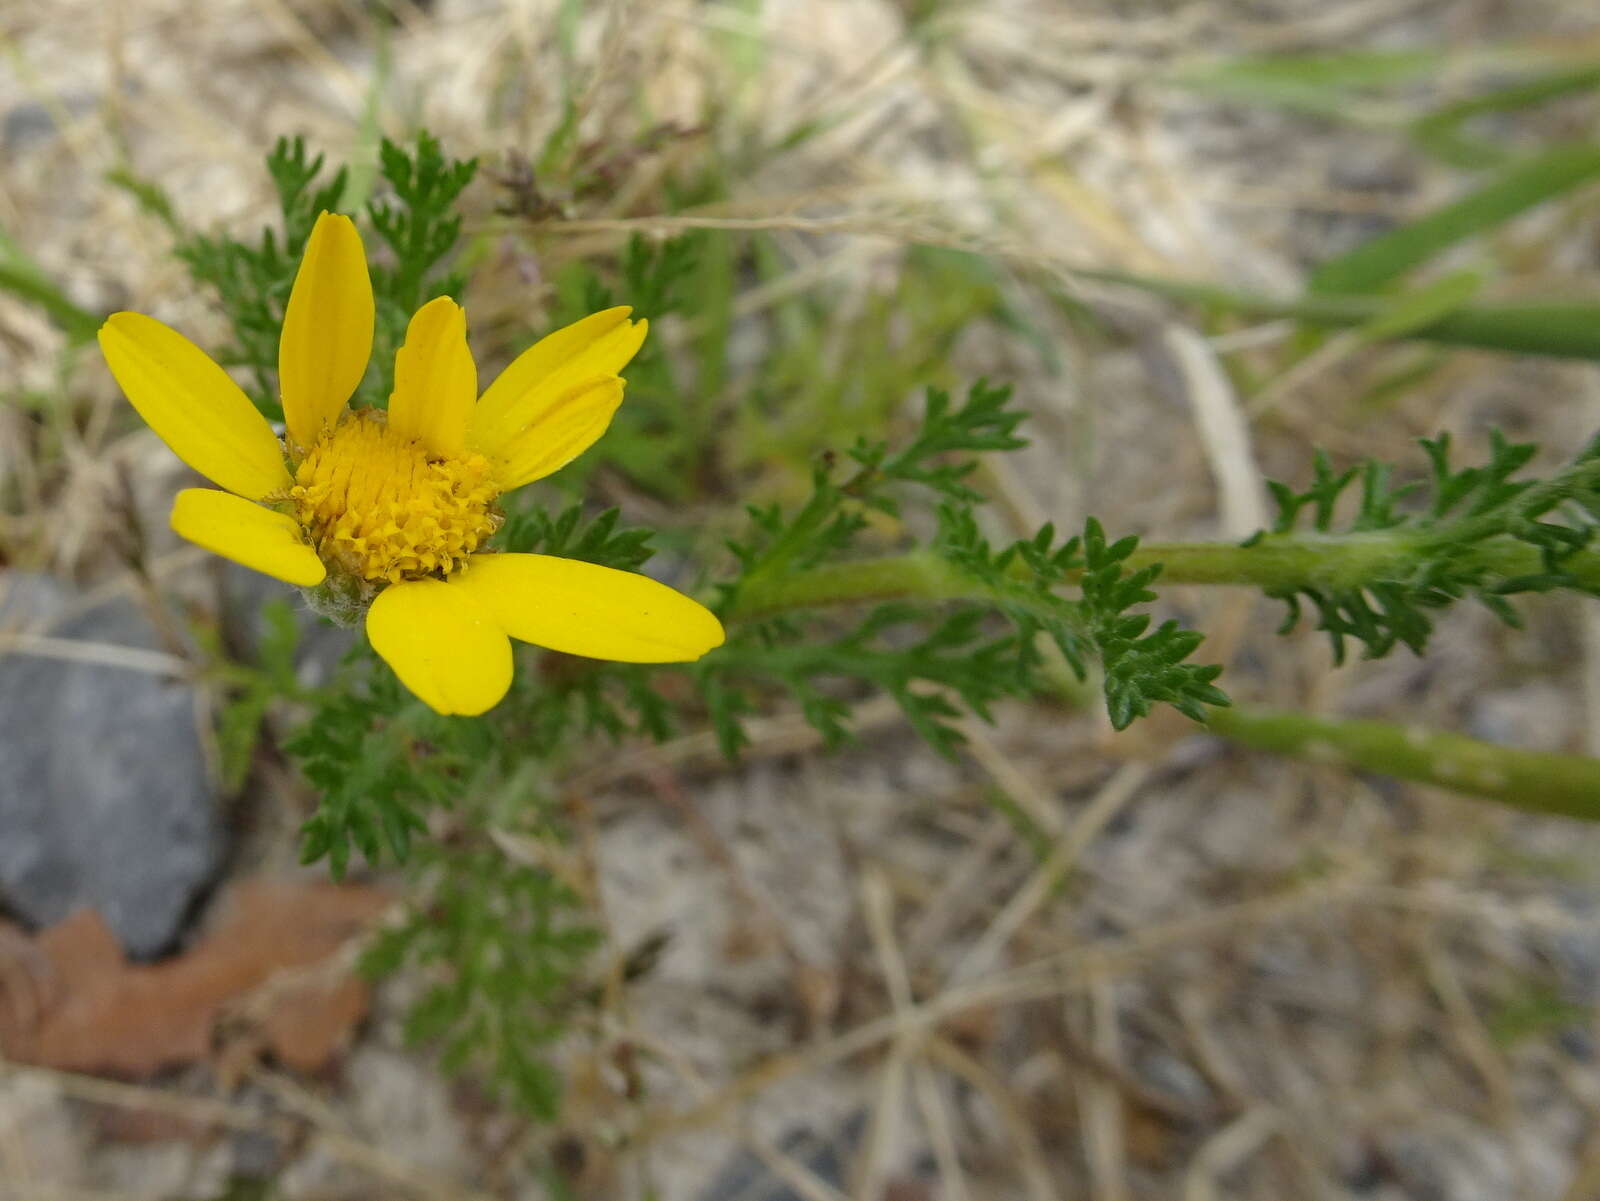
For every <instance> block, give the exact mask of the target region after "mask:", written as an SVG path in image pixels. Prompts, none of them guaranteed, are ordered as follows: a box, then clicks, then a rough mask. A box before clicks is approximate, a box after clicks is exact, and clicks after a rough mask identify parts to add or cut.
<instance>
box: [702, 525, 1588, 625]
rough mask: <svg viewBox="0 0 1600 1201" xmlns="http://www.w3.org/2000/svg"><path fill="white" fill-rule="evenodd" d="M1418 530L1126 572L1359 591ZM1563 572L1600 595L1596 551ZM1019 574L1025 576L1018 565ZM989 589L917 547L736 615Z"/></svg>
mask: <svg viewBox="0 0 1600 1201" xmlns="http://www.w3.org/2000/svg"><path fill="white" fill-rule="evenodd" d="M1418 549H1419V543H1418V541H1417V535H1415V534H1390V533H1382V532H1379V533H1370V534H1293V535H1287V534H1269V535H1268V536H1266V537H1264V538H1262V539H1261V540H1260V541H1259V542H1257V543H1255V544H1254V545H1251V546H1239V545H1236V544H1234V543H1227V542H1168V543H1160V542H1153V543H1148V544H1145V545H1142V546H1140V547H1139V548H1138V550H1136V551H1134V552H1133V554H1132V556H1130V557H1129V559H1128V561H1127V568H1128V570H1129V571H1137V570H1138V569H1139V568H1141V567H1148V566H1150V565H1151V564H1157V563H1158V564H1160V565H1161V569H1162V570H1161V579H1162V582H1163V583H1167V584H1232V585H1241V586H1246V587H1254V588H1262V589H1273V590H1282V589H1288V588H1304V587H1313V588H1333V587H1346V588H1348V587H1360V586H1361V585H1362V584H1364V583H1367V582H1368V581H1372V580H1377V579H1381V578H1383V577H1384V575H1385V574H1386V573H1387V572H1389V571H1390V570H1391V569H1393V570H1401V569H1403V568H1404V567H1405V566H1406V565H1407V564H1408V563H1412V562H1415V559H1416V554H1417V551H1418ZM1468 561H1469V562H1471V563H1475V564H1477V565H1479V566H1482V567H1483V568H1485V569H1486V570H1487V573H1488V576H1489V581H1490V582H1491V583H1492V582H1494V581H1495V580H1508V579H1514V578H1516V577H1517V576H1522V575H1530V574H1533V573H1536V572H1539V571H1541V570H1542V564H1541V562H1540V558H1539V552H1538V551H1537V550H1535V549H1534V548H1533V547H1531V546H1529V545H1527V544H1526V543H1523V542H1519V541H1517V540H1516V539H1514V538H1508V537H1497V538H1491V539H1488V540H1486V541H1484V542H1482V543H1480V544H1479V545H1477V546H1475V547H1473V548H1472V549H1471V550H1470V551H1469V552H1468ZM1565 566H1566V569H1567V570H1568V571H1570V572H1571V573H1572V575H1573V576H1574V577H1575V578H1576V580H1577V581H1578V583H1579V584H1580V585H1582V586H1583V587H1585V588H1594V589H1600V554H1595V553H1593V552H1590V551H1582V552H1579V553H1578V554H1576V555H1573V556H1572V557H1571V558H1569V559H1568V560H1567V561H1566V564H1565ZM1016 570H1017V571H1018V574H1019V575H1020V574H1022V573H1023V572H1024V571H1026V568H1024V567H1023V565H1022V564H1021V563H1020V561H1019V562H1018V563H1017V564H1016ZM987 595H988V589H987V588H986V587H985V585H984V584H982V583H981V582H980V581H978V580H974V579H972V578H971V577H969V576H967V575H965V574H964V573H962V572H961V571H960V570H959V569H957V568H956V567H954V566H953V565H952V564H950V563H949V562H948V561H946V560H945V559H943V558H941V557H940V556H938V555H937V554H934V553H933V552H932V551H927V550H919V551H912V552H911V553H909V554H904V555H888V556H884V557H882V558H877V559H858V560H855V561H853V562H846V563H830V564H826V565H823V566H820V567H815V568H811V569H810V570H808V571H805V572H802V573H798V574H795V575H792V576H788V577H778V578H774V577H770V576H769V577H765V578H763V579H759V580H755V579H753V580H749V581H747V582H746V586H745V587H744V588H742V589H741V591H740V594H739V600H738V603H737V604H736V605H735V606H734V610H733V613H732V614H731V615H732V616H734V617H743V618H749V617H762V616H766V615H768V614H771V613H780V612H784V611H786V610H790V609H805V608H811V607H814V606H818V605H841V604H853V603H857V602H871V601H885V600H898V599H903V598H908V597H921V598H923V599H927V600H955V599H961V598H971V599H980V598H982V597H984V596H987Z"/></svg>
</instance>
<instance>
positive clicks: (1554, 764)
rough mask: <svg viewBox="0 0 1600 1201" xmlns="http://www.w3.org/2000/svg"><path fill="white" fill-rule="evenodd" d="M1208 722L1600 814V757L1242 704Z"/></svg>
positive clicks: (1499, 795)
mask: <svg viewBox="0 0 1600 1201" xmlns="http://www.w3.org/2000/svg"><path fill="white" fill-rule="evenodd" d="M1206 724H1207V726H1208V727H1209V728H1210V729H1211V730H1212V731H1214V732H1215V733H1217V734H1220V735H1222V737H1224V738H1227V739H1228V740H1230V741H1232V742H1237V743H1239V744H1241V745H1243V746H1248V747H1253V748H1255V749H1256V750H1262V751H1273V752H1275V753H1277V754H1280V755H1292V756H1294V757H1295V758H1299V759H1309V760H1312V761H1314V762H1319V763H1333V764H1338V765H1340V766H1343V767H1347V768H1352V769H1354V770H1357V771H1372V772H1379V773H1381V774H1383V775H1386V776H1398V777H1399V778H1400V779H1402V780H1416V781H1419V782H1421V783H1424V784H1432V785H1435V786H1436V787H1439V788H1447V789H1450V790H1451V791H1453V792H1459V793H1465V794H1466V795H1467V796H1475V797H1482V798H1484V799H1486V800H1491V801H1499V802H1500V803H1501V804H1504V805H1510V806H1512V807H1514V808H1517V809H1524V810H1528V811H1529V812H1534V813H1554V814H1559V815H1561V816H1563V817H1576V818H1582V819H1584V820H1585V821H1600V760H1596V759H1589V758H1585V757H1583V756H1581V755H1558V754H1554V753H1551V752H1548V751H1523V750H1517V749H1515V748H1513V747H1506V746H1497V745H1495V744H1494V743H1492V742H1480V741H1478V740H1477V739H1475V738H1468V737H1466V736H1465V735H1462V734H1451V733H1445V732H1441V731H1437V730H1424V729H1421V728H1419V727H1417V726H1407V725H1398V724H1393V723H1390V722H1383V721H1365V720H1354V719H1349V718H1333V717H1314V716H1312V715H1311V714H1308V713H1296V712H1291V711H1286V710H1275V709H1259V708H1254V707H1250V706H1242V707H1239V706H1236V707H1233V708H1229V709H1213V710H1212V711H1211V712H1210V713H1209V714H1208V715H1207V721H1206Z"/></svg>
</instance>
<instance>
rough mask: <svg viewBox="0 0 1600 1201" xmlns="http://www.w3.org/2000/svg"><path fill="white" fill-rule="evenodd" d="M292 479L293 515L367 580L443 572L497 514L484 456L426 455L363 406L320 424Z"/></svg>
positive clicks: (328, 552)
mask: <svg viewBox="0 0 1600 1201" xmlns="http://www.w3.org/2000/svg"><path fill="white" fill-rule="evenodd" d="M294 479H295V483H294V487H293V488H291V489H290V490H289V495H290V496H291V497H292V498H293V500H294V504H295V516H296V517H297V518H298V519H299V521H300V524H301V525H302V526H304V527H305V529H306V530H307V532H308V533H309V534H310V536H311V541H312V544H313V545H314V546H315V547H316V548H317V553H318V554H319V555H320V556H321V557H322V559H323V561H324V562H325V563H328V564H329V565H330V566H337V567H340V568H343V569H344V571H345V572H346V574H349V575H354V576H359V577H360V578H362V579H365V580H374V581H376V580H387V581H388V582H389V583H391V584H398V583H399V582H400V581H401V580H416V579H423V578H425V577H428V576H447V575H449V574H450V573H451V572H453V571H455V570H456V569H457V568H459V567H461V566H462V565H463V564H464V563H465V562H466V559H467V556H468V555H470V554H471V553H472V552H473V551H474V550H476V549H477V548H478V546H479V545H480V544H481V543H482V542H483V540H484V539H485V538H487V537H488V536H489V535H490V534H492V533H494V531H495V529H496V528H497V527H498V526H499V524H500V520H501V518H500V514H499V513H498V511H497V510H496V509H495V508H494V499H495V496H496V495H497V493H498V489H496V487H495V486H494V482H493V480H492V479H491V478H490V469H489V462H488V460H487V459H485V458H484V457H483V456H482V455H479V454H466V455H462V456H459V457H456V458H448V459H441V458H433V457H430V456H429V454H428V452H427V449H426V448H425V447H424V446H423V445H422V443H420V442H417V441H415V440H413V439H411V438H407V437H404V436H402V435H401V434H398V433H396V432H395V431H393V430H391V429H390V428H389V427H388V425H387V424H386V423H385V421H384V419H383V417H382V415H380V414H378V413H374V412H371V411H369V410H362V411H360V412H357V413H350V414H347V415H346V416H345V417H344V419H343V420H342V421H340V422H339V424H338V425H337V426H335V427H334V428H333V429H331V430H328V431H326V432H325V433H324V434H323V435H322V437H321V438H320V439H319V440H318V442H317V443H316V445H315V446H313V447H312V448H311V451H310V453H309V454H307V455H306V457H305V458H304V459H303V460H301V462H300V466H299V467H298V468H297V469H296V471H295V476H294Z"/></svg>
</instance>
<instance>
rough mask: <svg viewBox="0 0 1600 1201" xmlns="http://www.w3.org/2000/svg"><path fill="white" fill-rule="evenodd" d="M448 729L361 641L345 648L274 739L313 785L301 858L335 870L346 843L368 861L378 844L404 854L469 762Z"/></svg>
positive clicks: (400, 857) (347, 850)
mask: <svg viewBox="0 0 1600 1201" xmlns="http://www.w3.org/2000/svg"><path fill="white" fill-rule="evenodd" d="M358 679H359V680H360V683H357V682H356V681H357V680H358ZM453 732H454V731H453V730H451V729H450V719H448V718H443V717H440V716H439V715H438V714H436V713H434V712H433V711H432V710H431V709H429V708H428V707H427V706H426V705H424V704H423V703H422V702H421V701H418V700H417V699H416V698H415V697H413V696H412V695H411V694H410V693H409V692H407V691H406V690H405V688H403V687H402V686H401V684H400V682H399V681H398V680H397V679H395V677H394V673H393V672H390V671H388V670H387V669H385V668H384V667H383V665H382V664H380V663H378V662H377V661H376V659H374V658H373V657H372V655H371V653H370V651H368V650H367V648H365V647H358V648H357V649H356V650H355V651H353V652H352V654H351V655H350V656H349V657H348V658H347V661H346V664H345V669H344V671H343V672H342V673H341V677H340V678H339V679H338V680H336V681H335V683H334V684H333V685H332V686H330V687H329V688H326V689H324V690H323V691H322V692H321V693H320V694H319V695H318V697H317V698H316V702H315V704H314V705H313V707H312V711H311V714H310V716H309V717H308V718H307V719H306V721H305V722H304V723H303V724H302V725H301V726H300V728H299V729H298V730H297V731H296V732H295V733H293V734H292V735H290V736H289V737H288V738H287V739H285V741H284V744H283V745H284V749H285V750H286V751H287V752H288V753H289V754H290V755H292V756H293V757H294V759H295V760H296V761H297V762H298V764H299V766H300V771H301V772H302V773H303V774H304V776H305V778H306V779H307V781H309V782H310V783H311V784H312V785H313V786H314V787H315V788H316V789H317V811H316V812H315V813H314V814H312V815H311V817H310V818H308V819H307V820H306V823H305V825H304V827H303V828H302V830H301V849H300V857H301V861H302V862H304V863H315V862H317V861H318V860H319V859H323V858H326V859H327V860H328V866H329V869H330V870H331V871H332V872H333V874H334V876H335V877H339V876H342V875H343V874H344V872H345V869H346V867H347V866H348V864H349V862H350V856H351V852H352V851H353V850H354V851H359V852H360V853H361V854H362V855H363V856H364V857H365V858H366V860H367V862H369V863H371V864H374V865H376V864H378V863H379V862H381V861H382V859H383V858H384V855H385V852H387V853H388V855H390V856H392V857H393V858H394V860H395V861H396V862H399V863H404V862H405V861H406V859H407V858H408V856H409V855H410V852H411V840H412V837H413V836H414V835H416V834H421V833H423V832H424V831H426V829H427V825H426V823H425V822H424V820H423V814H424V813H425V812H426V811H427V810H428V809H429V808H431V807H432V806H433V805H435V804H440V803H445V802H447V801H449V800H450V799H451V798H452V797H453V795H454V794H455V792H456V791H457V789H458V787H459V779H460V776H461V775H462V774H463V773H465V772H467V771H469V770H470V769H471V767H472V759H471V747H469V746H464V745H461V743H462V740H461V739H460V738H459V737H452V734H453Z"/></svg>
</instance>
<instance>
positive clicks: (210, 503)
mask: <svg viewBox="0 0 1600 1201" xmlns="http://www.w3.org/2000/svg"><path fill="white" fill-rule="evenodd" d="M172 528H173V529H175V530H177V531H178V533H179V534H181V535H183V537H185V538H187V539H188V540H189V541H190V542H193V543H195V544H197V545H199V546H203V547H205V548H206V549H207V550H208V551H210V552H211V553H212V554H215V555H221V556H222V557H223V558H225V559H232V560H233V561H234V562H235V563H243V564H244V565H245V566H246V567H249V568H252V569H254V570H256V571H260V572H264V573H266V574H267V575H270V576H272V577H273V578H274V579H279V580H283V581H284V582H285V583H288V584H298V585H299V586H300V587H302V588H311V587H314V586H315V585H317V584H320V583H322V579H323V577H324V576H325V575H327V574H328V572H327V569H326V568H325V567H323V565H322V560H321V559H319V558H317V552H316V551H314V550H312V549H311V548H310V547H309V546H307V545H306V543H305V537H304V535H303V534H302V533H301V531H300V526H299V524H298V523H297V522H296V521H295V520H294V518H292V517H288V516H286V515H284V514H282V513H275V512H273V511H272V510H271V509H263V508H262V507H261V506H260V505H257V504H251V503H250V502H249V501H247V500H245V499H244V498H243V497H240V496H233V495H231V494H230V493H227V492H213V491H212V490H211V489H210V488H185V489H184V490H183V491H182V492H180V493H178V496H177V499H176V500H175V501H173V503H172Z"/></svg>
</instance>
